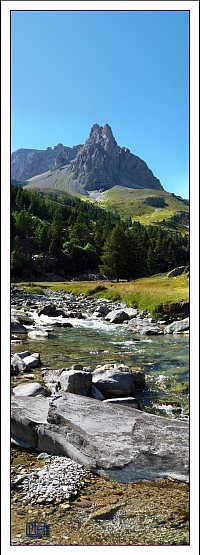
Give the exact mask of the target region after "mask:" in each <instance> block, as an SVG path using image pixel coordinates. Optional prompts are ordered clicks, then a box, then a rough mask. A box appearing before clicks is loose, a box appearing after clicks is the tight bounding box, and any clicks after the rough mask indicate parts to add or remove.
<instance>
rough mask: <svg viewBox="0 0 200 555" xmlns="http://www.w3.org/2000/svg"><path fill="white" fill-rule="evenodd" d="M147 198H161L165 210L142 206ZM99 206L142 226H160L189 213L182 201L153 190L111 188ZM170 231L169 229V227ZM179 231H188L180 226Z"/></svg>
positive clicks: (164, 192)
mask: <svg viewBox="0 0 200 555" xmlns="http://www.w3.org/2000/svg"><path fill="white" fill-rule="evenodd" d="M148 197H162V198H163V199H164V200H165V202H166V204H167V205H168V206H166V207H165V208H161V209H156V208H154V207H152V206H148V205H145V204H144V202H143V201H144V200H145V199H146V198H148ZM98 204H99V206H101V207H102V208H106V209H107V210H116V211H117V212H118V213H119V214H120V215H121V216H122V218H128V217H131V218H132V221H138V222H140V223H141V224H143V225H157V224H161V223H162V221H163V220H164V219H165V220H166V224H165V227H167V221H169V220H170V218H171V217H172V216H174V215H175V214H177V213H179V212H189V207H188V206H187V205H185V204H184V203H183V202H182V201H180V200H177V199H176V198H174V197H173V196H171V194H170V193H167V192H166V191H157V190H155V189H131V188H128V187H118V186H116V187H112V189H110V190H109V191H107V193H106V197H104V198H103V199H102V200H100V201H98ZM169 229H170V227H169ZM181 229H182V230H183V231H184V232H185V233H188V229H187V228H185V227H184V226H181Z"/></svg>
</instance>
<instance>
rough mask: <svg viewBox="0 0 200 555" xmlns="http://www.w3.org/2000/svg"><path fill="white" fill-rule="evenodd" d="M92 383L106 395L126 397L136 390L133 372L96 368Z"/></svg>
mask: <svg viewBox="0 0 200 555" xmlns="http://www.w3.org/2000/svg"><path fill="white" fill-rule="evenodd" d="M92 383H93V384H94V385H95V386H96V387H97V388H98V389H99V391H100V392H101V393H102V394H103V395H104V396H105V397H120V396H121V397H125V396H129V395H132V394H133V393H134V392H135V384H134V376H133V374H131V372H115V370H94V372H93V373H92Z"/></svg>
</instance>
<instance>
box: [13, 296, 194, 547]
mask: <svg viewBox="0 0 200 555" xmlns="http://www.w3.org/2000/svg"><path fill="white" fill-rule="evenodd" d="M13 293H14V297H13V300H14V302H13V304H12V308H13V312H12V314H13V316H14V317H15V319H16V318H17V317H18V319H19V323H20V318H21V324H20V325H22V326H23V325H24V326H25V327H26V330H27V332H28V333H25V334H23V336H22V335H20V336H19V335H18V339H16V340H15V339H14V340H13V343H12V353H17V352H19V351H22V350H24V351H25V349H27V350H30V351H31V352H32V353H33V352H36V351H37V352H38V351H39V352H40V356H41V361H42V365H41V366H40V367H39V368H37V367H36V369H32V370H31V373H32V378H28V379H29V381H31V380H35V379H36V378H37V381H40V382H41V383H42V382H43V380H42V373H41V370H42V368H45V367H46V368H47V369H54V370H55V369H56V368H57V369H59V368H60V366H61V364H62V365H65V366H69V365H71V364H73V363H74V364H75V363H79V364H80V363H82V364H83V365H87V366H88V365H90V366H91V367H92V370H94V369H95V368H96V365H97V364H98V363H99V362H101V363H102V362H104V363H105V362H106V363H107V362H109V363H113V362H116V360H117V362H118V363H119V362H120V363H121V364H123V363H125V364H128V366H129V368H130V369H131V368H133V367H134V369H136V370H142V371H143V370H144V369H145V370H147V369H148V372H145V377H146V379H147V382H146V383H147V390H146V391H143V392H142V394H141V401H142V400H143V402H144V405H143V410H149V411H150V412H154V413H155V411H157V414H162V412H161V413H160V412H159V406H160V407H161V410H164V414H165V415H166V416H167V414H168V416H170V417H173V418H182V417H183V416H184V417H185V416H186V414H187V411H186V409H185V408H184V411H183V412H182V408H181V411H180V406H179V407H177V404H179V405H180V397H181V403H183V406H184V407H185V405H184V402H185V399H186V398H188V392H187V387H188V384H187V379H185V372H186V374H187V367H188V359H187V357H188V355H187V354H186V353H187V348H188V337H187V335H184V334H183V333H181V334H177V335H176V334H175V335H174V333H170V334H168V333H166V334H164V333H163V331H164V328H165V327H166V326H167V325H169V322H168V323H167V322H165V323H164V324H159V326H160V329H161V331H162V333H161V334H159V333H158V334H157V335H151V336H148V334H147V335H144V336H143V335H140V333H139V331H138V330H136V331H135V329H134V328H131V327H128V325H127V323H124V322H122V323H120V324H119V323H118V324H117V323H112V322H110V321H108V322H106V321H105V314H104V315H103V314H99V315H98V316H97V314H96V315H95V313H97V308H98V306H99V305H102V304H103V302H105V300H104V301H103V300H102V299H96V300H95V299H94V298H93V297H92V296H90V297H92V298H87V299H85V298H83V297H81V296H79V298H77V297H76V296H71V297H70V298H69V297H68V294H67V295H66V293H63V292H60V293H55V292H52V291H50V290H49V291H48V290H46V291H45V295H42V296H41V295H34V294H32V295H27V294H26V295H24V293H23V292H22V291H15V292H13ZM70 303H71V304H70ZM48 304H50V305H52V304H53V305H54V308H55V310H59V309H60V310H61V309H62V310H66V308H67V309H68V310H69V309H70V311H71V314H72V312H74V314H73V315H71V316H70V317H68V318H67V321H68V323H70V324H71V325H72V327H71V328H70V327H67V328H65V327H64V326H62V325H58V326H56V325H55V324H56V323H57V324H63V323H65V322H66V321H65V316H63V315H60V316H58V314H57V315H56V316H55V315H54V316H51V315H48V314H45V313H43V314H40V316H39V315H38V311H40V310H42V307H43V308H44V307H45V306H47V305H48ZM109 308H111V309H115V310H122V311H123V310H125V306H121V304H120V306H119V303H117V302H116V301H115V303H114V304H113V302H112V303H111V304H109ZM44 312H45V310H44ZM78 312H79V314H78ZM36 313H37V316H36ZM80 313H81V314H82V317H80ZM17 314H18V316H17ZM33 315H34V318H33ZM140 315H141V313H140ZM136 316H137V317H138V314H137V315H135V317H136ZM141 316H142V317H141V318H139V320H141V321H142V320H143V321H144V319H145V318H149V319H151V316H150V315H148V314H142V315H141ZM26 318H28V319H29V322H28V321H27V320H26ZM31 319H32V320H33V321H32V322H31ZM141 321H140V324H141ZM22 322H24V324H23V323H22ZM148 324H152V325H154V322H152V321H151V322H150V321H149V322H148ZM156 325H157V323H156ZM140 329H141V328H140ZM36 330H40V331H44V332H46V333H47V336H45V335H44V336H43V338H42V336H37V334H36V335H35V336H33V335H32V336H30V335H29V333H32V332H33V331H34V332H35V331H36ZM19 337H20V339H19ZM17 341H21V343H18V342H17ZM89 346H90V348H89ZM184 347H185V348H186V351H185V360H184V363H183V359H182V360H181V357H182V356H183V352H184ZM169 348H170V349H171V355H169ZM106 351H107V352H106ZM29 375H30V373H29ZM26 376H28V374H27V373H23V372H19V374H18V375H14V376H13V377H12V385H13V387H15V386H16V385H17V384H19V383H22V382H23V383H24V382H27V377H26ZM178 376H180V378H178ZM173 388H174V389H175V390H176V388H178V391H175V392H174V393H173V395H175V401H174V402H175V405H173V402H172V397H171V395H172V391H171V389H173ZM181 389H182V391H180V390H181ZM158 393H159V395H158ZM169 395H170V398H169ZM147 399H148V400H147ZM173 399H174V398H173ZM178 399H179V401H178ZM161 400H162V402H161ZM169 400H170V402H169ZM155 401H156V402H155ZM166 401H167V402H166ZM153 404H154V408H153ZM155 404H156V405H157V408H155ZM169 406H171V408H172V409H173V408H174V407H175V408H178V409H179V410H178V411H176V410H175V411H173V410H171V412H170V410H169ZM181 406H182V405H181ZM166 408H167V409H168V410H166ZM37 457H38V454H37V453H31V452H30V451H29V452H27V451H24V452H23V451H19V450H18V449H17V448H14V449H13V461H12V474H13V476H12V478H13V479H16V474H19V472H20V473H21V472H25V473H26V472H28V471H30V466H31V471H32V470H34V469H37V468H38V464H39V465H44V461H43V462H42V461H41V460H40V462H39V461H38V458H37ZM20 467H21V468H20ZM82 481H83V482H84V483H83V484H82V485H81V487H80V490H79V491H78V492H77V495H76V496H75V498H74V499H73V498H72V499H69V500H67V503H66V501H65V502H64V503H63V500H61V501H60V502H55V500H54V501H51V502H50V503H49V504H48V503H46V502H45V503H42V504H40V503H34V505H33V504H31V503H29V501H30V500H28V499H27V498H26V492H24V493H23V492H22V490H21V491H20V490H15V491H13V493H12V511H11V514H12V543H13V545H17V544H20V545H25V544H30V543H33V541H34V542H35V544H36V545H37V544H38V545H41V544H44V543H45V544H46V545H54V544H59V545H61V544H63V545H154V544H156V545H185V544H188V485H187V484H184V483H182V482H178V481H177V480H159V481H158V482H148V483H147V482H143V483H137V484H119V483H117V482H115V481H113V480H109V481H107V480H105V479H104V478H103V477H102V476H96V475H94V474H93V473H89V475H88V476H87V477H85V478H83V480H82ZM25 498H26V502H27V501H28V503H26V504H25V505H24V503H23V501H24V499H25ZM63 504H64V505H66V504H67V505H68V506H65V507H62V506H61V505H63ZM33 519H34V520H38V521H41V520H42V521H44V520H45V522H47V523H48V524H50V528H51V535H50V536H49V538H45V540H44V538H43V539H36V540H30V539H29V538H27V537H26V536H25V524H26V522H27V521H29V520H33ZM61 522H62V526H60V524H61Z"/></svg>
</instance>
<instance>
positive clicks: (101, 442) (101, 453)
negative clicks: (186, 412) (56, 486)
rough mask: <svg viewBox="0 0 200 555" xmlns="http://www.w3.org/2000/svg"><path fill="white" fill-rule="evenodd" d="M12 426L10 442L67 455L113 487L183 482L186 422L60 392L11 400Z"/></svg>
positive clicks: (184, 477)
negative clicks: (117, 484)
mask: <svg viewBox="0 0 200 555" xmlns="http://www.w3.org/2000/svg"><path fill="white" fill-rule="evenodd" d="M36 415H37V416H36ZM12 427H13V433H14V436H15V437H17V438H19V439H23V440H24V441H29V442H32V445H33V447H35V448H37V449H38V450H40V451H41V452H47V453H53V454H61V455H66V456H68V457H70V458H72V459H73V460H75V461H77V462H79V463H80V464H82V465H84V466H85V467H86V468H89V469H90V470H92V471H94V472H96V473H97V474H101V475H103V476H105V477H107V478H110V479H112V480H116V481H118V482H124V483H126V482H139V481H142V480H157V479H163V478H167V477H171V478H174V479H178V480H183V481H187V480H188V456H189V455H188V451H189V429H188V424H187V423H185V422H181V421H178V420H172V419H169V418H163V417H161V416H155V415H152V414H148V413H145V412H142V411H139V410H137V409H133V408H128V407H122V406H120V405H115V406H113V404H112V403H102V401H98V400H96V399H91V398H87V397H82V396H80V395H74V394H72V393H62V394H57V396H55V398H54V399H52V398H51V399H50V398H48V399H47V398H43V399H42V400H41V399H39V398H31V397H29V398H28V399H27V398H25V397H14V398H13V399H12Z"/></svg>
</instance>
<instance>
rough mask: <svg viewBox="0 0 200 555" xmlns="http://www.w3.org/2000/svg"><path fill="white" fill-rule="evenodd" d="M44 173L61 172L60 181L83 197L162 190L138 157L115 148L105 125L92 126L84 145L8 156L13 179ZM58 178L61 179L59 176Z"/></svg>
mask: <svg viewBox="0 0 200 555" xmlns="http://www.w3.org/2000/svg"><path fill="white" fill-rule="evenodd" d="M22 154H23V156H22ZM48 170H51V172H54V171H57V170H59V171H60V172H61V171H64V172H65V178H64V179H66V180H67V182H68V183H70V186H71V187H72V189H73V188H74V190H78V191H79V192H80V191H82V192H83V194H84V191H91V190H94V189H110V188H111V187H114V186H115V185H120V186H123V187H131V188H133V189H136V188H137V189H138V188H139V189H145V188H147V189H161V190H162V189H163V187H162V185H161V183H160V181H159V179H157V178H156V177H155V176H154V175H153V172H152V171H151V170H150V169H149V168H148V166H147V164H146V163H145V162H144V161H143V160H141V158H139V157H138V156H135V154H132V153H131V152H130V150H129V149H128V148H125V147H122V148H121V147H120V146H118V145H117V142H116V140H115V138H114V136H113V133H112V129H111V127H110V125H108V123H106V124H105V125H104V126H101V125H99V124H98V123H95V124H94V125H93V126H92V128H91V131H90V134H89V137H88V139H87V140H86V142H85V144H84V145H77V146H74V147H66V146H63V145H62V144H61V143H59V144H58V145H57V146H56V147H54V149H51V148H48V149H47V150H45V151H26V150H23V153H22V152H19V151H16V152H15V153H13V154H12V177H13V178H15V179H19V177H20V179H23V180H27V179H30V177H32V176H36V175H39V174H42V173H45V172H47V171H48ZM51 175H52V173H51ZM56 175H57V174H56ZM59 175H60V177H61V173H60V174H59ZM18 176H19V177H18ZM37 184H38V180H37ZM43 184H44V181H43ZM48 185H49V180H48Z"/></svg>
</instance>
